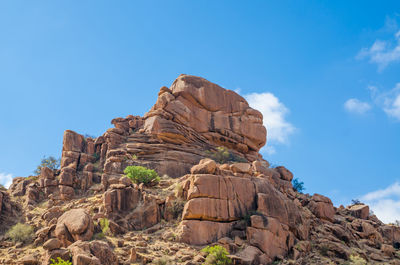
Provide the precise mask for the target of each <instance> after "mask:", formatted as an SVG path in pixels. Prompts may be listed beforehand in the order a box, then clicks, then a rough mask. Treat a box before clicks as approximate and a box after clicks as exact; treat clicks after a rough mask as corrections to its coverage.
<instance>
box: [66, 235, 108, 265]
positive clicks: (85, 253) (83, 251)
mask: <svg viewBox="0 0 400 265" xmlns="http://www.w3.org/2000/svg"><path fill="white" fill-rule="evenodd" d="M68 250H69V251H70V252H71V255H72V264H74V265H101V264H105V263H101V262H100V260H99V258H97V257H96V256H94V255H93V254H92V253H91V251H90V244H89V242H83V241H81V240H78V241H76V242H75V243H73V244H72V245H70V246H69V247H68Z"/></svg>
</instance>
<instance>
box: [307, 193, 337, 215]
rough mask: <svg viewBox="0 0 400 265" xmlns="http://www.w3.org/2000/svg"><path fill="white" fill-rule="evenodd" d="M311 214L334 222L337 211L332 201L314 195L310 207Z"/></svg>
mask: <svg viewBox="0 0 400 265" xmlns="http://www.w3.org/2000/svg"><path fill="white" fill-rule="evenodd" d="M308 208H309V209H310V210H311V212H312V213H313V214H314V215H315V216H317V217H318V218H321V219H325V220H328V221H330V222H332V221H333V217H334V215H335V209H334V208H333V204H332V201H331V200H330V199H329V198H327V197H325V196H322V195H320V194H314V195H313V196H312V198H311V202H310V204H309V205H308Z"/></svg>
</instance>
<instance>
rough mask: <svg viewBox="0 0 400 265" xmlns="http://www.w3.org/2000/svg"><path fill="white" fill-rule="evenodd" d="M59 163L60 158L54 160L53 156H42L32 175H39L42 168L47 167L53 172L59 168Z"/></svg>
mask: <svg viewBox="0 0 400 265" xmlns="http://www.w3.org/2000/svg"><path fill="white" fill-rule="evenodd" d="M60 162H61V159H60V158H58V159H56V158H55V157H54V156H47V157H46V156H44V157H43V158H42V160H41V161H40V164H39V165H38V166H37V168H36V170H35V171H34V172H33V173H35V174H36V175H40V172H41V170H42V168H43V167H48V168H50V169H53V170H54V169H58V168H59V167H60Z"/></svg>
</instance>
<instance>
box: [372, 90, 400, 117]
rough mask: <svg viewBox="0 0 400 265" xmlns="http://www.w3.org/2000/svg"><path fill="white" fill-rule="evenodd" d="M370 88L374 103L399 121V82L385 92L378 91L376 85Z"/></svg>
mask: <svg viewBox="0 0 400 265" xmlns="http://www.w3.org/2000/svg"><path fill="white" fill-rule="evenodd" d="M370 90H371V97H372V99H373V100H374V103H375V104H377V105H378V106H379V107H381V108H382V109H383V111H384V112H385V113H386V114H387V115H388V116H390V117H392V118H395V119H397V120H399V121H400V83H397V84H396V86H395V87H394V88H393V89H392V90H390V91H387V92H379V90H378V89H377V88H376V87H372V89H370Z"/></svg>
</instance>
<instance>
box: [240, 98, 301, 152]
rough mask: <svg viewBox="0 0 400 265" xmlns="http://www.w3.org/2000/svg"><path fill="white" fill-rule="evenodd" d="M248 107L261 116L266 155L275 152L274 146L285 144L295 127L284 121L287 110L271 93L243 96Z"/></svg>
mask: <svg viewBox="0 0 400 265" xmlns="http://www.w3.org/2000/svg"><path fill="white" fill-rule="evenodd" d="M244 97H245V98H246V100H247V101H248V102H249V105H250V106H251V107H252V108H254V109H256V110H258V111H260V112H261V113H262V114H263V123H264V125H265V126H266V128H267V142H268V144H267V145H268V146H267V147H265V148H266V149H265V151H266V152H267V153H268V154H274V153H275V152H276V150H275V147H274V145H275V144H287V143H288V140H289V136H290V135H291V134H292V133H293V132H294V131H295V127H294V126H293V125H292V124H291V123H290V122H288V121H287V120H286V118H285V117H286V115H287V114H288V113H289V109H288V108H287V107H286V106H285V105H284V104H283V103H282V102H280V101H279V99H278V98H277V97H276V96H275V95H274V94H272V93H269V92H265V93H252V94H248V95H245V96H244Z"/></svg>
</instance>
